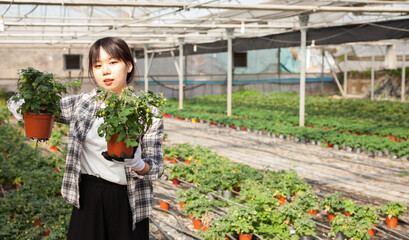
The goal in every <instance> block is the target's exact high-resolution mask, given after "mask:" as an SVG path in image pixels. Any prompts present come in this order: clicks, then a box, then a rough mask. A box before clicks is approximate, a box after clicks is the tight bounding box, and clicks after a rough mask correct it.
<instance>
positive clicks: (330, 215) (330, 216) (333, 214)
mask: <svg viewBox="0 0 409 240" xmlns="http://www.w3.org/2000/svg"><path fill="white" fill-rule="evenodd" d="M327 214H328V220H329V221H330V222H331V221H332V219H334V218H335V213H327Z"/></svg>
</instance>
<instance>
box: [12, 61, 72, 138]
mask: <svg viewBox="0 0 409 240" xmlns="http://www.w3.org/2000/svg"><path fill="white" fill-rule="evenodd" d="M19 74H20V76H19V79H18V81H17V89H18V92H19V94H18V95H17V96H15V97H14V98H13V101H16V102H17V101H19V100H21V99H24V103H23V104H22V105H21V106H20V108H19V109H18V110H17V111H18V112H19V113H22V114H23V117H24V125H25V131H26V136H27V137H31V138H37V139H48V138H49V137H50V135H51V130H52V125H53V121H54V118H53V117H56V118H59V116H60V114H61V109H60V107H59V105H58V103H59V102H60V100H61V95H62V94H63V93H67V88H66V86H65V85H63V84H61V83H59V82H57V81H56V80H55V79H54V75H53V74H52V73H44V72H40V71H38V70H36V69H34V68H32V67H29V68H27V69H21V70H20V72H19Z"/></svg>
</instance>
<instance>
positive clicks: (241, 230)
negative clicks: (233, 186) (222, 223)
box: [227, 206, 258, 234]
mask: <svg viewBox="0 0 409 240" xmlns="http://www.w3.org/2000/svg"><path fill="white" fill-rule="evenodd" d="M227 214H228V215H229V220H230V229H231V230H232V231H233V232H235V233H237V234H248V233H253V232H254V230H255V229H256V227H257V222H258V220H257V211H256V210H255V209H254V208H243V207H239V206H233V207H232V208H230V209H229V211H228V213H227Z"/></svg>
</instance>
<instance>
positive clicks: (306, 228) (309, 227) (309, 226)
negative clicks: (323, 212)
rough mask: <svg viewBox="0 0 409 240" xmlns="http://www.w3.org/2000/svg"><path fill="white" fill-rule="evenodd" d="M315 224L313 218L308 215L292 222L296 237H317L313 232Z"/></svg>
mask: <svg viewBox="0 0 409 240" xmlns="http://www.w3.org/2000/svg"><path fill="white" fill-rule="evenodd" d="M315 228H316V224H315V222H314V220H313V217H312V216H311V215H309V214H304V215H303V216H302V217H301V218H297V219H296V220H295V222H294V229H295V232H296V233H297V235H298V236H300V237H301V236H313V237H315V236H317V233H316V231H315Z"/></svg>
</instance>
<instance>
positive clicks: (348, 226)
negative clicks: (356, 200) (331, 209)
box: [330, 213, 371, 240]
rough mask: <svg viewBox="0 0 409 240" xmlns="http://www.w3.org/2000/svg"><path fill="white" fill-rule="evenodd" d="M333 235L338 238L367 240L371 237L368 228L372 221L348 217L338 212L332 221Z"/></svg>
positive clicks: (341, 239) (342, 239)
mask: <svg viewBox="0 0 409 240" xmlns="http://www.w3.org/2000/svg"><path fill="white" fill-rule="evenodd" d="M331 225H332V226H331V233H330V235H331V236H335V239H336V240H338V239H339V240H344V239H355V240H367V239H370V236H369V233H368V229H369V228H370V227H371V225H370V223H369V222H367V221H366V220H365V219H361V220H359V219H356V218H354V217H347V216H345V215H343V214H342V213H336V216H335V218H334V219H333V220H332V221H331Z"/></svg>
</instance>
